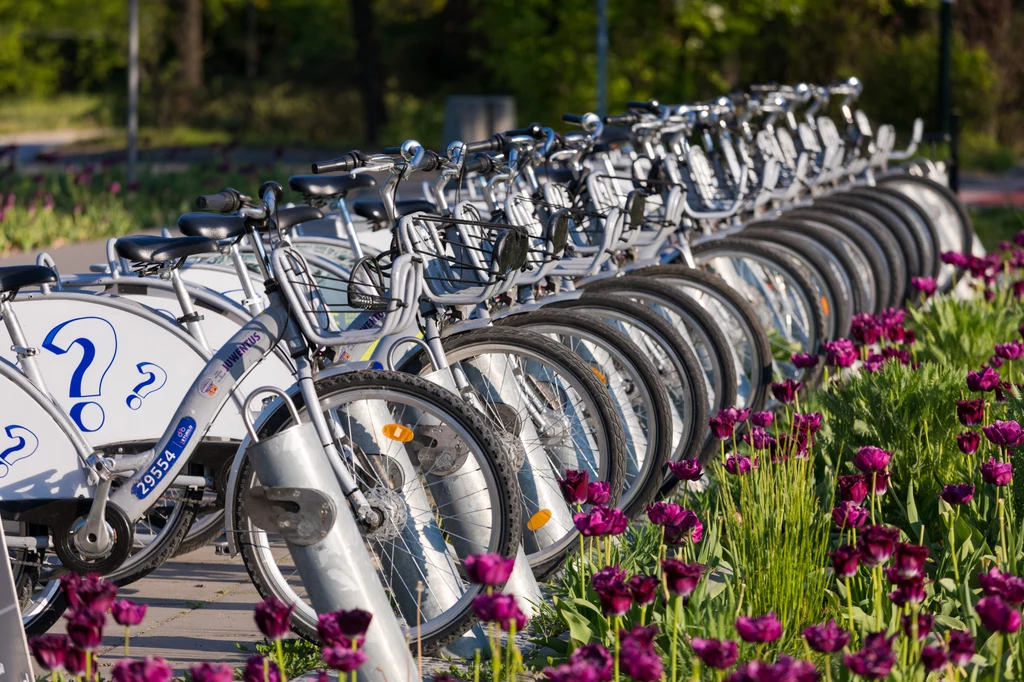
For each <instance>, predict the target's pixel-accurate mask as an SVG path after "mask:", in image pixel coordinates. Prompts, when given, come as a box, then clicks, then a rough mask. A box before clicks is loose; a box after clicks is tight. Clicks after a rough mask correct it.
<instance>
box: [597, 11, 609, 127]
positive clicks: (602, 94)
mask: <svg viewBox="0 0 1024 682" xmlns="http://www.w3.org/2000/svg"><path fill="white" fill-rule="evenodd" d="M597 113H598V115H599V116H605V115H607V114H608V0H597Z"/></svg>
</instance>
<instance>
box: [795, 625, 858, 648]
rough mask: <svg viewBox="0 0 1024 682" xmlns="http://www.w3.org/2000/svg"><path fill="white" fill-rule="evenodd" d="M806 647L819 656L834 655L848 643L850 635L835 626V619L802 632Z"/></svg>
mask: <svg viewBox="0 0 1024 682" xmlns="http://www.w3.org/2000/svg"><path fill="white" fill-rule="evenodd" d="M804 639H805V640H807V646H809V647H811V649H813V650H814V651H817V652H818V653H819V654H834V653H835V652H837V651H840V650H841V649H842V648H843V647H844V646H846V644H847V642H849V641H850V633H849V632H847V631H846V630H844V629H842V628H841V627H839V626H838V625H836V621H835V619H833V620H830V621H829V622H827V623H824V624H822V625H812V626H811V627H809V628H807V629H806V630H804Z"/></svg>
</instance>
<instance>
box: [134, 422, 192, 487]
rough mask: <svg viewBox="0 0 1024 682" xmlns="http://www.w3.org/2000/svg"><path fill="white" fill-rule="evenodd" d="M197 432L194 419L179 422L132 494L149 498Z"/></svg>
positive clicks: (135, 485) (136, 484)
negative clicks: (165, 445)
mask: <svg viewBox="0 0 1024 682" xmlns="http://www.w3.org/2000/svg"><path fill="white" fill-rule="evenodd" d="M195 432H196V420H195V419H193V418H192V417H185V418H183V419H182V420H181V421H180V422H178V426H177V428H175V429H174V435H173V436H171V440H170V442H169V443H167V447H166V448H164V451H163V452H161V453H160V454H159V455H158V456H157V458H156V460H154V462H153V465H152V466H151V467H149V471H147V472H146V474H145V475H144V476H143V477H142V478H141V479H140V480H139V481H138V482H137V483H135V484H134V485H133V486H132V494H133V495H135V497H137V498H138V499H140V500H144V499H146V498H147V497H149V494H150V493H151V492H153V491H154V490H155V489H156V487H157V484H158V483H159V482H160V481H161V480H163V477H164V475H165V474H167V472H168V471H170V470H171V469H172V468H173V465H174V462H176V461H177V459H178V457H180V456H181V453H182V452H184V451H185V446H186V445H188V442H189V441H190V440H192V435H193V434H194V433H195Z"/></svg>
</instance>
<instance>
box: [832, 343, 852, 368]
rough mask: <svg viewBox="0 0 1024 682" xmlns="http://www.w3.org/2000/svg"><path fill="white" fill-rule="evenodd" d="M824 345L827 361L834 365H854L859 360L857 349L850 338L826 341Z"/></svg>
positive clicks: (840, 366)
mask: <svg viewBox="0 0 1024 682" xmlns="http://www.w3.org/2000/svg"><path fill="white" fill-rule="evenodd" d="M824 347H825V362H826V363H827V364H829V365H831V366H832V367H839V368H843V367H852V366H853V363H855V362H856V361H857V349H856V348H855V347H854V345H853V341H850V339H836V340H835V341H826V342H825V343H824Z"/></svg>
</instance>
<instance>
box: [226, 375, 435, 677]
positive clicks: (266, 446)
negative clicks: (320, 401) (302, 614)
mask: <svg viewBox="0 0 1024 682" xmlns="http://www.w3.org/2000/svg"><path fill="white" fill-rule="evenodd" d="M262 391H270V392H273V393H276V394H277V395H278V397H279V398H280V399H282V400H284V401H285V404H286V405H287V406H288V409H289V411H290V412H291V414H292V417H293V420H294V424H295V425H294V426H291V427H289V428H287V429H285V430H284V431H281V432H279V433H277V434H274V435H273V436H269V437H267V438H264V439H263V440H260V439H259V438H257V436H256V431H255V429H254V428H253V426H252V424H250V423H249V420H248V419H246V427H247V429H248V431H249V439H250V443H249V447H248V455H249V457H250V458H251V459H252V464H253V466H254V467H255V470H256V472H257V475H258V476H259V480H260V482H261V484H262V487H261V488H254V489H253V493H252V494H251V495H250V497H249V500H250V501H251V502H252V503H253V504H252V507H253V508H254V509H258V510H259V511H256V512H255V513H254V514H253V516H254V520H255V519H259V523H260V525H263V526H264V528H266V529H272V530H274V531H276V532H278V533H280V534H281V536H282V537H283V538H284V540H285V542H286V543H287V545H288V552H289V553H290V554H291V557H292V560H293V561H294V562H295V567H296V568H297V569H298V571H299V575H300V576H301V578H302V584H303V586H304V587H305V589H306V591H307V592H308V593H309V599H310V601H311V602H312V604H313V607H314V608H315V609H316V612H317V613H330V612H332V611H338V610H340V609H344V610H352V609H362V610H364V611H369V612H370V613H371V614H373V620H372V621H371V622H370V627H369V629H368V630H367V631H366V641H365V643H364V644H363V651H364V652H365V653H366V657H367V663H366V664H364V665H363V666H362V667H360V668H359V670H358V673H357V674H358V679H359V680H360V681H361V682H412V681H414V680H416V679H417V666H416V663H415V662H414V661H413V658H412V654H411V653H410V652H409V646H408V643H407V642H406V639H405V635H403V634H402V629H401V627H399V624H398V621H397V619H395V617H394V616H393V615H392V614H393V613H394V612H393V610H392V606H391V602H390V601H389V600H388V597H387V595H386V594H385V593H384V588H383V587H382V586H381V584H380V580H379V578H378V577H377V568H376V567H375V566H374V565H373V563H372V562H371V560H370V556H369V554H368V553H367V552H365V551H364V550H363V548H364V546H365V540H364V537H363V533H362V532H361V531H360V529H359V526H358V524H357V523H356V520H355V519H354V518H353V516H352V515H351V514H349V513H347V510H342V513H340V514H339V513H337V512H338V510H337V507H336V505H337V504H343V505H344V504H348V502H347V499H346V495H345V494H344V492H343V491H342V489H341V485H340V483H339V482H338V478H337V476H336V475H335V472H334V470H333V468H332V467H331V466H330V463H329V461H328V459H327V458H326V457H325V456H324V447H323V445H322V444H321V442H320V437H319V435H318V434H317V431H316V427H315V426H314V424H313V422H312V421H305V422H303V421H300V419H299V415H298V412H297V411H296V409H295V406H294V404H293V403H292V401H291V400H290V399H289V398H288V397H287V395H286V394H285V393H284V392H283V391H281V390H280V389H277V388H266V389H261V390H260V392H262ZM253 395H255V393H254V394H253ZM247 409H248V401H247V403H246V408H245V409H244V410H243V414H246V410H247ZM261 499H262V501H263V502H262V503H261V501H260V500H261Z"/></svg>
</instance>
